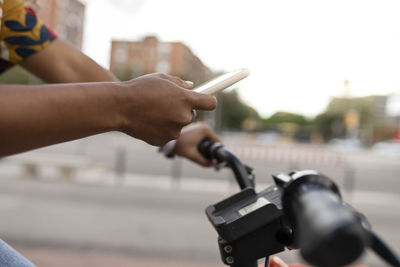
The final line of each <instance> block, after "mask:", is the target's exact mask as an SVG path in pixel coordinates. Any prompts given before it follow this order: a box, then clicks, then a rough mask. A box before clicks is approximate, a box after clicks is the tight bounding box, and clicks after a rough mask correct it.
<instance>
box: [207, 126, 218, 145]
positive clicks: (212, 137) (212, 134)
mask: <svg viewBox="0 0 400 267" xmlns="http://www.w3.org/2000/svg"><path fill="white" fill-rule="evenodd" d="M204 129H205V131H206V132H205V136H206V137H207V138H209V139H210V140H212V141H215V142H218V143H221V142H222V141H221V139H219V137H218V135H217V134H216V133H215V132H214V131H213V130H211V128H210V127H208V126H207V127H205V128H204Z"/></svg>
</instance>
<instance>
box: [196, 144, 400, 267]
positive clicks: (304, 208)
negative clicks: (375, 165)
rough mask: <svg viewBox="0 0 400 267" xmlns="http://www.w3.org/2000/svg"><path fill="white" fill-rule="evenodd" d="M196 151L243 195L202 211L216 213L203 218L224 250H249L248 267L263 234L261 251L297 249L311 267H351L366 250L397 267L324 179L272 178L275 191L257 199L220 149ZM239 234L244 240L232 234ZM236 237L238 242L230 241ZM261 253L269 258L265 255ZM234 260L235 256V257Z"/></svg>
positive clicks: (236, 163) (241, 169) (312, 175)
mask: <svg viewBox="0 0 400 267" xmlns="http://www.w3.org/2000/svg"><path fill="white" fill-rule="evenodd" d="M198 150H199V152H200V153H201V154H202V155H203V156H204V157H205V158H207V159H209V160H216V161H217V162H218V163H225V164H226V165H227V166H228V167H230V168H231V169H232V170H233V172H234V174H235V178H236V180H237V182H238V184H239V186H240V188H241V189H242V191H241V192H239V193H237V194H235V195H233V196H231V197H229V198H227V199H225V200H223V201H221V202H219V203H217V204H215V205H213V206H210V207H209V208H208V209H207V211H214V212H215V213H214V212H208V213H207V216H209V219H210V217H211V219H210V221H211V223H212V224H213V225H214V227H215V228H216V229H219V230H217V232H218V233H219V234H220V237H223V238H225V240H227V241H229V242H230V243H229V246H232V247H235V246H236V247H242V245H243V248H252V250H251V251H249V250H246V251H247V252H246V253H249V254H248V255H245V258H246V259H250V258H251V257H250V254H251V253H254V255H253V254H252V256H254V257H253V258H251V259H253V260H254V261H253V265H254V264H255V265H256V260H257V259H259V256H260V255H261V254H260V251H259V249H261V246H262V245H261V243H262V242H261V240H260V239H259V237H258V235H260V233H263V234H265V235H266V236H269V239H268V242H267V243H268V244H264V248H267V250H265V251H270V252H271V251H275V252H274V253H276V252H278V251H281V247H280V246H282V245H285V246H289V247H294V248H300V251H301V254H302V256H303V258H304V259H306V260H307V261H308V262H310V263H311V264H313V265H316V266H325V267H335V266H344V265H348V264H351V263H352V262H353V261H354V260H356V259H357V258H358V257H359V256H360V255H361V254H362V253H363V251H364V248H365V247H367V246H369V247H371V248H372V249H373V250H374V251H375V252H376V253H377V254H378V255H380V256H381V257H382V258H383V259H384V260H385V261H387V262H388V263H389V264H391V265H392V266H396V267H400V261H399V260H398V258H397V256H396V255H395V254H394V253H392V252H391V250H390V249H389V248H388V247H387V246H386V245H385V244H384V243H383V241H381V240H380V239H379V238H378V237H377V236H376V235H375V234H374V233H373V232H372V231H371V230H370V229H369V223H368V222H367V220H366V217H365V216H363V215H362V214H360V213H358V212H357V211H356V210H354V209H353V208H352V207H351V206H349V205H348V204H346V203H344V202H343V201H342V198H341V195H340V192H339V189H338V187H337V186H336V184H335V183H334V182H332V181H331V180H330V179H329V178H327V177H326V176H323V175H321V174H318V173H317V172H315V171H299V172H292V173H290V174H277V175H273V178H274V180H275V184H276V185H274V186H271V187H269V188H267V189H265V190H264V191H262V192H260V193H256V192H255V190H254V179H251V178H252V177H253V178H254V175H253V173H252V169H251V168H250V167H248V166H246V165H244V164H243V163H242V162H241V161H240V160H239V159H238V158H237V157H236V156H235V155H233V154H232V153H231V152H229V151H228V150H226V149H225V148H224V147H223V146H222V145H221V144H219V143H215V142H213V141H210V140H203V141H202V142H201V143H200V144H199V145H198ZM271 205H272V206H273V207H272V206H271ZM238 214H240V215H238ZM257 214H258V215H257ZM257 216H259V217H257ZM260 216H261V217H263V218H260ZM264 217H265V218H264ZM277 220H278V221H277ZM261 221H265V222H266V224H265V225H262V223H261ZM273 222H274V223H273ZM275 223H276V224H275ZM238 225H240V227H239V226H238ZM274 225H276V226H274ZM243 227H245V229H246V231H244V230H243ZM239 228H240V229H239ZM263 229H265V231H264V230H263ZM263 231H264V232H263ZM271 231H272V232H274V231H275V232H274V233H271ZM242 232H246V235H244V236H242V235H239V234H237V233H242ZM227 233H230V234H229V235H228V234H227ZM236 235H238V236H237V239H235V238H233V237H235V236H236ZM274 236H275V237H274ZM261 238H262V237H261ZM271 238H272V239H271ZM221 240H222V239H221ZM224 242H226V241H224V240H222V241H220V242H219V243H220V250H221V256H223V258H224V257H225V256H226V257H227V258H225V261H224V262H225V263H226V264H230V263H229V261H228V260H227V259H228V258H232V259H233V258H234V257H233V254H230V253H231V252H227V251H225V248H226V244H225V243H224ZM255 244H260V245H259V247H257V245H255ZM279 244H280V245H279ZM253 248H254V249H253ZM235 251H236V250H235ZM266 253H267V255H265V254H264V256H266V257H267V258H268V256H270V254H269V253H268V252H266ZM235 254H236V255H239V253H238V252H237V251H236V252H235ZM242 256H243V254H242ZM230 265H231V266H236V265H235V263H233V264H230ZM247 265H251V264H246V266H247ZM253 265H252V266H253ZM240 266H242V265H240Z"/></svg>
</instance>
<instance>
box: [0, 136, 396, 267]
mask: <svg viewBox="0 0 400 267" xmlns="http://www.w3.org/2000/svg"><path fill="white" fill-rule="evenodd" d="M238 145H239V146H241V148H243V149H244V150H243V149H242V150H240V149H239V150H237V151H239V152H240V151H241V152H240V153H242V154H241V158H243V159H244V160H245V161H246V163H248V164H250V165H252V166H253V167H255V168H256V170H257V172H258V181H259V182H260V183H261V184H262V185H265V184H268V183H270V181H271V180H270V178H269V177H270V173H273V172H276V171H277V170H282V171H287V170H289V169H293V168H299V169H300V168H301V169H303V168H313V169H318V170H320V171H322V172H324V173H326V174H328V175H329V176H330V177H332V178H334V179H335V180H336V181H337V182H338V183H339V184H340V185H346V186H347V188H352V189H353V190H352V191H351V192H349V193H346V194H345V198H346V199H347V200H348V201H350V202H351V203H352V204H353V205H354V206H355V207H356V208H358V209H359V210H361V211H362V212H363V213H365V214H366V215H367V216H368V218H369V219H370V221H371V222H372V224H373V225H374V228H375V230H376V231H377V232H378V233H380V234H381V235H382V237H383V238H384V239H385V240H386V241H387V242H388V243H389V244H390V245H391V246H392V247H394V248H399V247H400V232H399V231H398V226H399V224H400V215H399V212H398V211H397V210H398V208H397V206H398V203H400V181H399V180H398V179H399V176H400V163H399V160H397V159H386V158H381V157H378V156H376V155H374V154H371V153H370V152H360V151H358V152H351V153H350V152H349V153H346V154H340V157H341V160H342V161H341V163H339V164H336V163H335V164H329V163H328V164H327V163H326V162H325V161H324V160H322V159H321V160H314V161H312V162H309V161H308V160H304V157H303V156H298V155H297V154H298V153H297V154H296V153H295V156H293V154H290V155H289V159H291V160H288V158H279V157H280V156H279V155H278V158H277V159H274V158H271V157H275V156H276V155H277V154H276V153H273V154H268V153H267V154H265V153H264V154H263V153H260V152H259V151H255V150H254V148H253V147H254V142H248V143H243V144H241V143H240V142H238V140H234V139H230V140H228V142H227V146H228V147H229V146H232V147H234V146H236V148H235V149H237V146H238ZM256 145H257V144H256ZM118 147H123V148H124V149H126V152H127V154H126V155H127V157H126V162H127V163H129V164H127V166H126V171H127V172H128V173H129V174H128V175H126V176H125V178H124V179H123V180H117V181H119V182H118V183H117V184H114V185H113V184H112V182H113V181H115V180H112V179H111V178H112V177H110V175H109V174H108V173H104V172H101V171H100V172H96V171H93V172H89V173H85V175H83V174H82V173H81V174H82V175H80V176H81V177H80V178H79V179H77V180H75V181H73V182H65V181H60V180H59V179H55V178H57V177H54V175H55V173H54V172H43V173H42V176H43V178H44V179H40V180H29V179H21V178H17V176H18V175H17V176H16V171H18V170H17V169H15V168H14V169H13V170H9V169H7V168H8V167H9V164H8V163H3V164H0V173H1V176H2V179H1V180H0V214H1V220H0V231H1V236H2V238H3V239H5V240H6V241H9V242H10V243H11V244H13V245H14V246H16V247H17V248H18V249H20V250H21V251H23V253H24V254H25V255H27V256H28V257H29V258H31V259H32V260H34V262H36V263H37V264H38V265H39V266H43V267H46V266H92V265H94V266H160V265H161V264H162V265H163V266H204V267H209V266H222V265H221V263H220V260H219V255H218V252H217V251H218V250H217V245H216V240H215V239H216V234H215V232H214V230H213V229H212V228H211V226H210V225H209V223H208V222H207V220H206V217H205V215H204V208H205V207H206V206H207V205H208V204H210V203H214V202H216V201H218V200H220V199H223V198H224V197H226V196H228V195H230V194H232V193H233V192H235V191H236V187H235V186H234V185H233V184H232V183H231V182H229V181H231V175H230V172H228V171H222V172H219V173H215V172H214V171H212V170H204V169H201V168H199V167H196V166H194V165H192V164H190V163H188V162H187V161H182V162H180V164H181V169H180V170H181V176H182V177H185V179H181V182H180V183H176V180H171V179H169V177H168V176H167V177H166V176H165V174H166V173H167V174H169V173H171V170H173V168H174V164H177V162H178V163H179V161H174V162H171V161H166V160H165V159H163V158H162V157H161V156H159V155H157V153H156V152H155V149H154V148H149V147H148V146H147V145H145V144H143V143H141V142H132V140H130V139H128V138H127V137H124V136H121V135H119V134H115V135H114V134H111V135H100V136H97V137H94V138H91V139H85V140H81V141H77V142H74V143H68V144H64V145H61V146H57V147H50V148H47V149H45V150H44V152H51V153H54V152H57V153H69V154H70V153H73V154H79V155H85V156H87V157H90V158H93V159H95V161H96V162H101V163H104V164H106V165H108V166H109V169H111V170H112V169H113V168H114V162H115V152H116V148H118ZM249 147H250V148H251V149H247V148H249ZM259 147H261V148H262V147H263V146H262V145H260V146H259ZM246 149H247V150H246ZM282 149H284V148H282ZM300 149H301V151H306V152H304V153H306V155H309V154H310V153H311V154H312V153H314V155H317V157H321V158H323V157H331V156H332V155H333V157H334V156H335V155H336V154H335V153H336V152H334V151H333V152H332V151H331V150H330V149H327V148H324V149H323V150H322V151H320V150H319V148H317V149H315V148H313V147H312V148H310V147H297V150H299V151H300ZM249 151H250V152H249ZM280 151H282V150H281V149H280ZM271 155H272V156H271ZM296 155H297V156H296ZM301 155H303V154H301ZM263 157H264V158H263ZM293 158H294V159H296V158H297V161H296V160H292V159H293ZM299 158H300V159H299ZM306 158H307V156H306ZM349 166H350V167H351V168H349ZM175 167H176V165H175ZM175 170H177V168H175ZM349 171H350V174H349ZM346 177H347V178H346ZM196 178H201V179H196ZM398 252H399V253H400V251H398ZM296 255H297V253H296V252H286V253H284V254H283V257H284V258H285V259H287V260H291V261H299V260H300V259H299V258H298V257H297V256H296ZM363 262H364V263H368V264H369V266H384V265H383V264H382V263H381V262H380V261H378V260H377V259H376V258H375V257H374V256H372V255H371V254H370V253H367V257H366V258H365V259H363Z"/></svg>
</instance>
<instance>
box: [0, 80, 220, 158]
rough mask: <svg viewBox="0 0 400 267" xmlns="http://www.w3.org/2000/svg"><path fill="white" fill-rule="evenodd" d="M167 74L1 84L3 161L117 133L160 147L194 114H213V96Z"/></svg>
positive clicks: (0, 118) (174, 136)
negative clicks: (196, 111) (112, 79)
mask: <svg viewBox="0 0 400 267" xmlns="http://www.w3.org/2000/svg"><path fill="white" fill-rule="evenodd" d="M190 87H191V86H190V85H188V84H186V83H185V82H183V81H182V80H180V79H178V78H176V77H172V76H169V75H165V74H151V75H145V76H142V77H140V78H137V79H134V80H132V81H129V82H103V83H72V84H57V85H40V86H25V85H0V156H6V155H10V154H14V153H18V152H22V151H26V150H29V149H34V148H38V147H42V146H46V145H51V144H55V143H59V142H64V141H69V140H73V139H77V138H82V137H85V136H89V135H93V134H97V133H102V132H106V131H113V130H119V131H122V132H125V133H126V134H129V135H131V136H133V137H135V138H138V139H141V140H143V141H145V142H147V143H149V144H151V145H156V146H161V145H164V144H165V143H166V142H168V141H169V140H172V139H176V138H178V137H179V135H180V131H181V129H182V127H183V126H185V125H187V124H189V123H190V122H191V118H192V115H191V110H192V109H199V110H211V109H214V108H215V106H216V100H215V98H214V97H212V96H208V95H202V94H198V93H196V92H193V91H190V90H187V89H188V88H190Z"/></svg>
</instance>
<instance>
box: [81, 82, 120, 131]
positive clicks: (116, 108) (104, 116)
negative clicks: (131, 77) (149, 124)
mask: <svg viewBox="0 0 400 267" xmlns="http://www.w3.org/2000/svg"><path fill="white" fill-rule="evenodd" d="M118 84H119V83H118V82H102V83H97V86H95V88H93V89H94V90H91V92H92V93H91V94H90V96H89V97H90V98H92V100H93V99H95V100H96V101H95V102H88V103H95V105H94V107H93V108H94V109H95V110H94V112H95V114H96V115H95V117H96V118H98V119H99V126H100V128H101V129H100V130H101V131H102V132H107V131H120V130H121V129H122V127H123V125H124V117H123V115H122V112H121V105H120V101H119V100H118V99H119V98H118Z"/></svg>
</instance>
